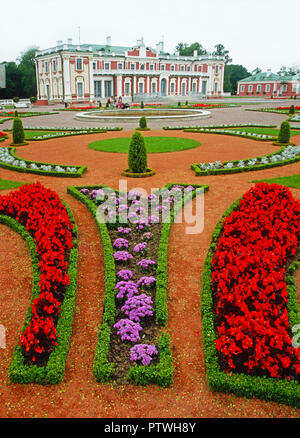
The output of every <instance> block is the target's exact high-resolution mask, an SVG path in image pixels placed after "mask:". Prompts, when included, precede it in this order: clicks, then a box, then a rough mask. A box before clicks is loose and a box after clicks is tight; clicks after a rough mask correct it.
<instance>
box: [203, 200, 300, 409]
mask: <svg viewBox="0 0 300 438" xmlns="http://www.w3.org/2000/svg"><path fill="white" fill-rule="evenodd" d="M239 202H240V200H237V201H235V202H234V203H233V204H232V205H231V207H230V208H229V209H228V210H226V211H225V213H224V214H223V216H222V218H221V220H220V221H219V222H218V223H217V225H216V227H215V229H214V231H213V234H212V239H211V244H210V247H209V250H208V252H207V256H206V259H205V262H204V269H203V275H202V295H201V316H202V334H203V344H204V354H205V366H206V376H207V381H208V385H209V387H210V389H211V390H212V391H220V392H225V393H227V392H231V393H235V394H237V395H238V396H244V397H247V398H248V397H256V398H260V399H263V400H267V401H277V402H279V403H284V404H288V405H292V406H296V407H300V384H299V383H298V382H296V381H291V380H290V381H289V380H286V379H285V380H283V379H282V380H280V379H276V378H271V377H256V376H249V375H246V374H243V373H232V374H231V375H229V374H228V373H226V372H225V371H222V370H221V369H220V366H219V363H218V357H217V350H216V347H215V339H216V334H215V329H214V313H213V297H212V292H211V276H212V259H213V257H214V253H215V250H216V247H217V243H218V240H219V237H220V235H221V233H222V229H223V220H224V219H225V218H226V217H227V216H229V215H230V214H231V213H232V211H233V210H236V209H237V208H238V206H239ZM299 265H300V263H293V264H292V265H290V266H289V268H288V269H287V275H286V283H287V289H288V293H289V298H288V313H289V323H290V326H291V327H292V326H294V325H295V324H299V323H300V314H299V308H298V303H297V293H296V284H295V279H294V277H293V273H294V272H295V270H296V268H297V266H299Z"/></svg>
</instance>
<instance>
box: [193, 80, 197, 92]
mask: <svg viewBox="0 0 300 438" xmlns="http://www.w3.org/2000/svg"><path fill="white" fill-rule="evenodd" d="M196 87H197V84H196V82H193V93H196V90H197V88H196Z"/></svg>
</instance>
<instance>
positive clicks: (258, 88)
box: [256, 85, 261, 93]
mask: <svg viewBox="0 0 300 438" xmlns="http://www.w3.org/2000/svg"><path fill="white" fill-rule="evenodd" d="M256 91H257V92H258V93H260V92H261V85H257V90H256Z"/></svg>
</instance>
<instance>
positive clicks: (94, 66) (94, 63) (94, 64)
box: [93, 62, 97, 71]
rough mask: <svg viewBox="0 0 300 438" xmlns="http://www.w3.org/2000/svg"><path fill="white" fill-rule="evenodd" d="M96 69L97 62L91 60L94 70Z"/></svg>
mask: <svg viewBox="0 0 300 438" xmlns="http://www.w3.org/2000/svg"><path fill="white" fill-rule="evenodd" d="M96 69H97V63H96V62H93V70H94V71H95V70H96Z"/></svg>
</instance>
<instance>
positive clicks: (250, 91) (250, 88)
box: [248, 85, 253, 93]
mask: <svg viewBox="0 0 300 438" xmlns="http://www.w3.org/2000/svg"><path fill="white" fill-rule="evenodd" d="M252 89H253V86H252V85H249V86H248V91H249V93H252Z"/></svg>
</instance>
